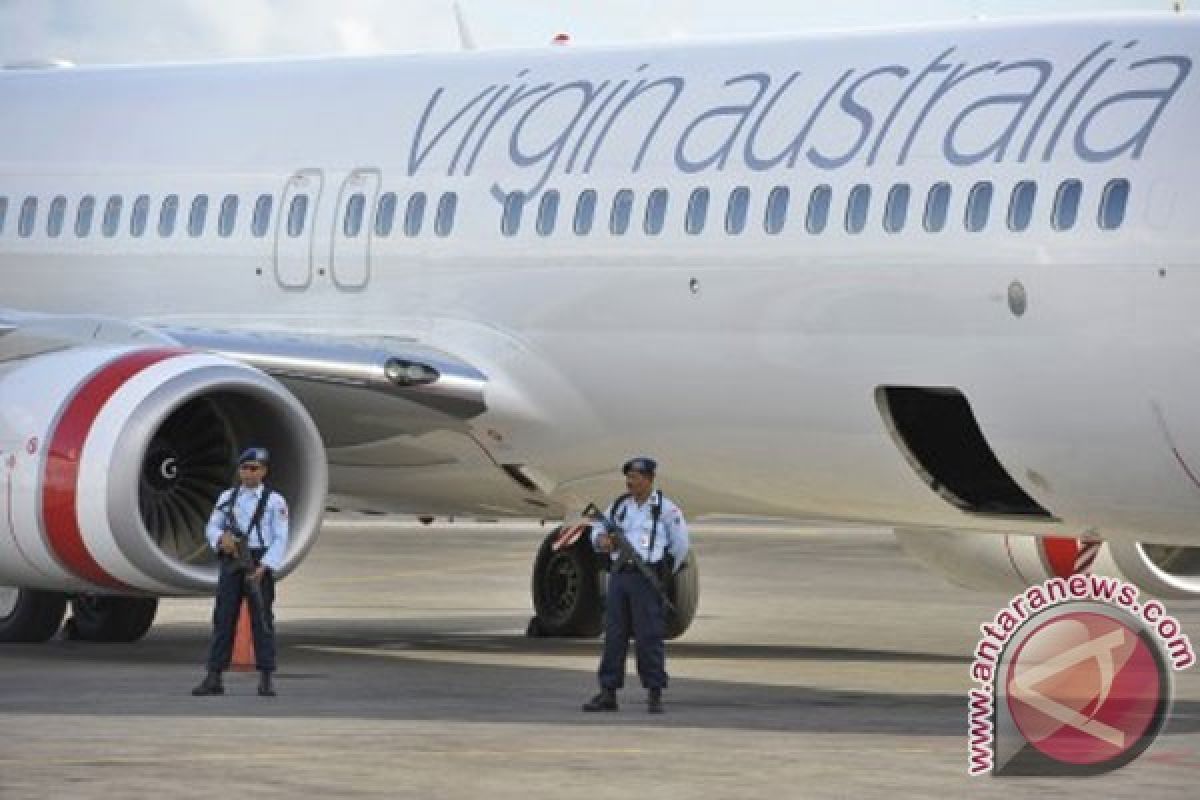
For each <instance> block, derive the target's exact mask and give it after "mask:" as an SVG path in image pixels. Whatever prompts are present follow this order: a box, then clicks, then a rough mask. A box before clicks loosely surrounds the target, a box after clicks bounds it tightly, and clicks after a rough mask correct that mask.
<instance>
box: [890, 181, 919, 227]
mask: <svg viewBox="0 0 1200 800" xmlns="http://www.w3.org/2000/svg"><path fill="white" fill-rule="evenodd" d="M911 197H912V189H910V188H909V186H908V184H907V183H897V184H896V185H895V186H893V187H892V188H891V189H890V190H889V191H888V197H887V207H886V208H884V210H883V229H884V230H885V231H887V232H888V233H899V232H900V231H902V230H904V225H905V224H906V223H907V222H908V201H909V199H910V198H911Z"/></svg>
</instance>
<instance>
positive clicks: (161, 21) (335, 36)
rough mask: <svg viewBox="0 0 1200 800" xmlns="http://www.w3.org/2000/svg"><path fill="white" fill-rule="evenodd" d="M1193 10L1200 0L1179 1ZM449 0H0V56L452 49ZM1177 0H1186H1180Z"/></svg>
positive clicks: (755, 4) (603, 39)
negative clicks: (1193, 6)
mask: <svg viewBox="0 0 1200 800" xmlns="http://www.w3.org/2000/svg"><path fill="white" fill-rule="evenodd" d="M1190 2H1191V4H1192V5H1195V6H1196V7H1198V8H1200V0H1190ZM459 4H460V5H461V7H462V12H463V17H464V19H465V20H466V23H467V27H468V29H469V30H470V34H471V36H472V37H473V38H474V39H475V41H476V43H477V44H478V46H479V47H481V48H494V47H542V46H545V45H546V44H547V43H548V42H549V41H550V39H551V37H553V36H554V34H556V33H558V32H566V33H569V34H570V35H571V37H572V40H573V41H574V42H577V43H613V42H622V41H635V40H641V41H645V40H662V39H671V38H681V37H707V36H716V35H723V34H728V33H785V32H788V31H800V30H811V29H814V28H837V27H861V26H880V25H887V24H889V23H896V22H923V21H932V20H946V19H969V18H973V17H1007V16H1013V15H1028V14H1039V13H1041V14H1045V13H1059V14H1061V13H1080V12H1088V11H1131V10H1140V11H1146V10H1153V11H1159V12H1166V11H1169V10H1171V8H1172V7H1173V6H1174V5H1175V0H840V2H839V1H838V0H733V1H732V2H731V0H460V3H459ZM453 5H454V3H453V0H0V64H7V63H14V62H23V61H29V60H41V59H66V60H68V61H74V62H76V63H79V64H108V63H139V62H147V61H208V60H219V59H231V58H260V57H268V58H274V57H285V56H311V55H327V54H368V53H379V52H393V51H413V50H453V49H458V48H459V47H460V46H461V44H460V38H459V33H458V28H457V25H456V23H455V15H454V9H453ZM1184 5H1185V7H1186V6H1187V5H1188V3H1187V2H1185V3H1184Z"/></svg>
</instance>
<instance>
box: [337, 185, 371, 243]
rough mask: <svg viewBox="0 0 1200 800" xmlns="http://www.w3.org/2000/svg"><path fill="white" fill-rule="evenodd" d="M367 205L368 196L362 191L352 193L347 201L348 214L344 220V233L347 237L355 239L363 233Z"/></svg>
mask: <svg viewBox="0 0 1200 800" xmlns="http://www.w3.org/2000/svg"><path fill="white" fill-rule="evenodd" d="M366 207H367V196H366V195H364V194H363V193H362V192H355V193H354V194H352V195H350V200H349V201H348V202H347V203H346V216H345V218H344V219H343V220H342V233H343V234H345V236H346V238H347V239H354V238H356V237H357V236H358V235H359V234H360V233H362V226H363V211H364V210H365V209H366Z"/></svg>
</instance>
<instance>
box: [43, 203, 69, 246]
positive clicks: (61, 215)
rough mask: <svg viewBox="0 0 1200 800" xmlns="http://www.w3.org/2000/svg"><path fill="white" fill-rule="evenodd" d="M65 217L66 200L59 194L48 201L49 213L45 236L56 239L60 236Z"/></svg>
mask: <svg viewBox="0 0 1200 800" xmlns="http://www.w3.org/2000/svg"><path fill="white" fill-rule="evenodd" d="M66 217H67V198H65V197H63V196H62V195H61V194H60V195H59V196H58V197H55V198H54V199H53V200H51V201H50V212H49V214H48V215H47V217H46V235H47V236H49V237H50V238H52V239H57V238H58V237H59V236H61V235H62V230H63V220H65V219H66Z"/></svg>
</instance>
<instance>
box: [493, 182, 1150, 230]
mask: <svg viewBox="0 0 1200 800" xmlns="http://www.w3.org/2000/svg"><path fill="white" fill-rule="evenodd" d="M1038 189H1039V185H1038V183H1037V182H1036V181H1020V182H1018V183H1017V184H1016V185H1015V186H1013V188H1012V191H1011V193H1010V194H1009V198H1008V213H1007V226H1008V229H1009V230H1011V231H1014V232H1021V231H1025V230H1028V229H1029V227H1030V226H1031V225H1032V223H1033V219H1034V208H1035V203H1036V200H1037V196H1038ZM872 192H873V187H872V186H870V185H868V184H865V183H860V184H856V185H855V186H853V187H851V189H850V191H849V192H848V193H847V195H846V207H845V214H844V217H843V226H844V228H845V230H846V232H847V233H851V234H856V233H862V232H863V231H864V230H865V229H866V227H867V223H868V220H869V218H870V210H871V197H872ZM952 194H953V190H952V188H951V186H950V184H948V183H935V184H934V185H933V186H931V187H930V188H929V191H928V192H927V193H926V194H925V197H924V208H923V213H922V227H923V228H924V229H925V230H926V231H928V232H930V233H939V232H941V231H943V230H945V229H946V226H947V224H948V222H949V220H950V212H951V206H952V202H951V201H952ZM995 194H996V188H995V185H994V184H993V183H992V182H991V181H979V182H978V183H976V184H974V185H973V186H971V188H970V190H969V191H968V192H967V197H966V202H965V203H964V205H963V210H962V224H963V227H964V229H966V230H968V231H971V232H979V231H983V230H985V229H986V228H987V227H988V225H989V224H991V220H992V209H993V206H994V203H993V198H994V197H995ZM1082 197H1083V183H1082V182H1081V181H1078V180H1075V179H1071V180H1066V181H1063V182H1062V183H1060V184H1059V185H1058V188H1057V190H1056V191H1055V193H1054V202H1053V206H1052V208H1051V209H1050V215H1049V222H1050V226H1051V227H1052V228H1053V229H1054V230H1056V231H1067V230H1071V229H1072V228H1074V227H1075V226H1076V224H1077V223H1078V222H1079V210H1080V201H1081V199H1082ZM669 200H670V195H669V193H668V191H667V190H666V189H654V190H652V191H650V192H649V193H648V194H647V195H646V200H645V210H644V213H643V215H642V231H643V232H644V233H646V234H647V235H649V236H657V235H658V234H660V233H662V232H663V230H664V228H665V227H666V224H667V208H668V205H669ZM712 200H713V197H712V192H711V191H710V190H709V189H708V188H706V187H700V188H698V189H694V190H692V193H691V194H690V195H689V196H688V198H687V206H686V208H685V210H684V214H683V220H682V221H683V229H684V231H686V232H687V233H688V234H691V235H693V236H695V235H699V234H701V233H703V232H704V230H705V228H706V226H707V224H708V219H709V208H710V206H711V205H712ZM791 201H792V191H791V189H789V188H788V187H787V186H776V187H775V188H773V189H771V190H770V192H768V193H767V199H766V203H765V205H764V208H763V218H762V225H763V230H765V231H766V232H767V233H769V234H779V233H782V232H783V230H784V229H785V228H786V226H787V223H788V219H789V207H790V205H791ZM1128 201H1129V181H1127V180H1125V179H1123V178H1121V179H1117V180H1112V181H1109V182H1108V184H1107V185H1105V187H1104V191H1103V192H1102V193H1101V197H1100V203H1099V208H1098V211H1097V216H1096V224H1097V226H1099V227H1100V228H1101V229H1103V230H1114V229H1116V228H1119V227H1120V226H1121V225H1122V224H1123V223H1124V221H1125V208H1126V205H1127V204H1128ZM562 202H563V201H562V197H561V196H560V193H559V192H558V191H557V190H553V189H551V190H548V191H545V192H543V193H542V195H541V199H540V201H539V202H538V204H537V211H536V216H535V218H534V229H535V230H536V231H537V233H538V234H539V235H541V236H550V235H551V234H553V233H554V231H555V228H556V226H557V225H558V218H559V210H560V207H561V205H562ZM527 205H529V198H528V197H527V196H526V195H525V194H523V193H521V192H512V193H510V194H508V195H507V196H506V197H505V202H504V210H503V212H502V214H501V218H500V230H501V232H502V233H503V234H504V235H505V236H516V235H517V234H518V233H520V231H521V223H522V218H523V216H524V212H525V208H526V206H527ZM634 206H635V196H634V192H633V190H632V189H621V190H619V191H617V192H616V193H615V194H613V197H612V204H611V208H610V209H608V211H607V216H608V231H609V233H611V234H612V235H614V236H623V235H625V234H627V233H629V231H630V229H631V227H632V221H633V214H634ZM912 206H913V191H912V187H911V186H910V185H909V184H907V183H897V184H895V185H893V186H892V187H891V188H890V189H888V191H887V195H886V198H885V201H884V206H883V220H882V222H883V229H884V230H885V231H887V232H888V233H900V232H901V231H903V230H905V229H906V227H908V226H909V216H910V209H911V208H912ZM918 210H920V209H918ZM801 211H802V213H803V215H804V228H805V230H807V231H808V232H809V233H810V234H821V233H824V232H825V231H826V230H827V229H828V227H829V224H830V217H831V215H832V214H833V213H834V212H833V189H832V188H831V187H829V186H827V185H822V186H818V187H816V188H815V189H813V190H812V191H811V192H810V193H809V195H808V198H807V205H806V207H805V208H803V209H801ZM724 212H725V213H724V218H725V219H724V226H725V233H727V234H730V235H734V236H736V235H739V234H742V233H744V232H745V231H746V228H747V225H748V222H749V218H750V189H749V188H748V187H745V186H740V187H737V188H735V189H733V190H732V191H730V193H729V196H728V199H727V200H726V202H725V209H724ZM598 213H602V212H599V207H598V195H597V194H596V191H595V190H594V189H585V190H584V191H582V192H580V194H579V197H578V198H577V199H576V202H575V213H574V215H573V229H574V231H575V233H576V234H578V235H580V236H586V235H588V234H590V233H592V231H593V229H594V227H595V225H596V218H597V214H598Z"/></svg>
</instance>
